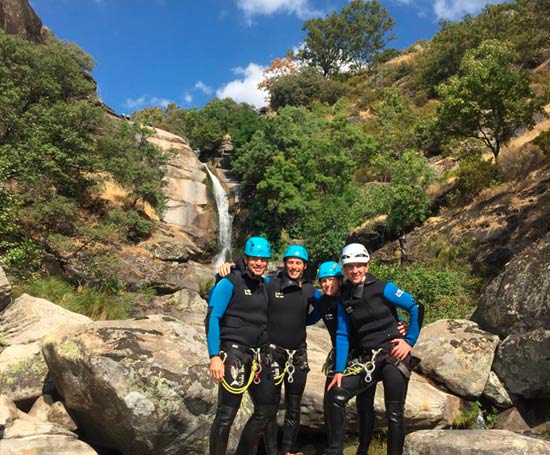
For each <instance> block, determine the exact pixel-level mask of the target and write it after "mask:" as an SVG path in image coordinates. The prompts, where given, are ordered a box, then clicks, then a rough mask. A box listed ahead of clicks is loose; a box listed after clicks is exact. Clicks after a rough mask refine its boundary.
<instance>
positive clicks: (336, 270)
mask: <svg viewBox="0 0 550 455" xmlns="http://www.w3.org/2000/svg"><path fill="white" fill-rule="evenodd" d="M330 276H339V277H343V276H344V274H343V273H342V269H341V268H340V266H339V265H338V263H336V262H334V261H328V262H323V263H322V264H321V265H320V266H319V270H318V271H317V279H318V280H320V279H321V278H327V277H330Z"/></svg>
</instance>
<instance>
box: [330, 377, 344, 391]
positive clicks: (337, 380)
mask: <svg viewBox="0 0 550 455" xmlns="http://www.w3.org/2000/svg"><path fill="white" fill-rule="evenodd" d="M334 386H336V387H342V373H335V374H334V377H333V378H332V381H330V383H329V385H328V386H327V392H328V391H329V390H330V389H332V388H333V387H334Z"/></svg>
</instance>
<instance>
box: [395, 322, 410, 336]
mask: <svg viewBox="0 0 550 455" xmlns="http://www.w3.org/2000/svg"><path fill="white" fill-rule="evenodd" d="M408 329H409V325H408V324H407V323H405V322H403V321H397V331H398V332H399V335H402V336H407V330H408Z"/></svg>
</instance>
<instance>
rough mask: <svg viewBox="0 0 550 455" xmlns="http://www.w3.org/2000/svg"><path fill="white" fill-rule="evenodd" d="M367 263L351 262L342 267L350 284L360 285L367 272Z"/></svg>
mask: <svg viewBox="0 0 550 455" xmlns="http://www.w3.org/2000/svg"><path fill="white" fill-rule="evenodd" d="M369 265H370V264H369V263H366V264H365V263H363V262H351V263H349V264H346V265H344V273H345V274H346V276H347V277H348V280H349V281H350V282H351V284H355V285H357V284H361V283H362V282H363V279H364V278H365V275H366V274H367V272H368V271H369Z"/></svg>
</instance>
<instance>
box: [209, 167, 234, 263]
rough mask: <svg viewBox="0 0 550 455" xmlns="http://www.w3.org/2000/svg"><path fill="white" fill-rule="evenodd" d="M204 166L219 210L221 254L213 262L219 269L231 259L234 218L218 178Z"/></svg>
mask: <svg viewBox="0 0 550 455" xmlns="http://www.w3.org/2000/svg"><path fill="white" fill-rule="evenodd" d="M203 165H204V168H205V169H206V172H208V176H209V177H210V180H211V182H212V190H213V192H214V199H215V200H216V207H217V208H218V245H219V250H220V252H219V253H218V255H217V256H216V257H215V258H214V260H213V264H214V266H215V267H218V265H221V264H223V263H224V262H226V261H228V260H230V259H231V226H232V224H233V217H231V216H230V215H229V198H228V197H227V194H226V192H225V190H224V189H223V186H222V184H221V183H220V181H219V179H218V177H216V175H215V174H214V173H213V172H212V171H211V170H210V169H209V168H208V166H207V165H206V163H203Z"/></svg>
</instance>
